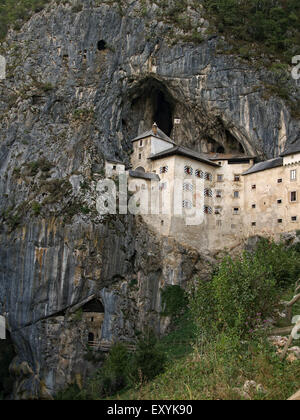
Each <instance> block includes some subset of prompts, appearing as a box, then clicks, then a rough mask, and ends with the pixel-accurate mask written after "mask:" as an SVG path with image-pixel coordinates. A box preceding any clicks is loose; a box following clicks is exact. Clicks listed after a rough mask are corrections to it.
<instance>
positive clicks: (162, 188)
mask: <svg viewBox="0 0 300 420" xmlns="http://www.w3.org/2000/svg"><path fill="white" fill-rule="evenodd" d="M159 189H160V190H166V189H167V183H166V182H162V183H161V184H159Z"/></svg>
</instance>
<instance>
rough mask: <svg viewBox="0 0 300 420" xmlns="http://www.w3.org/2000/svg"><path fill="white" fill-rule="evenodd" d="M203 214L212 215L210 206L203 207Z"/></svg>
mask: <svg viewBox="0 0 300 420" xmlns="http://www.w3.org/2000/svg"><path fill="white" fill-rule="evenodd" d="M203 211H204V214H212V212H213V211H212V208H211V207H210V206H204V209H203Z"/></svg>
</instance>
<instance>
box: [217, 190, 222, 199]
mask: <svg viewBox="0 0 300 420" xmlns="http://www.w3.org/2000/svg"><path fill="white" fill-rule="evenodd" d="M216 197H217V198H222V191H221V190H217V191H216Z"/></svg>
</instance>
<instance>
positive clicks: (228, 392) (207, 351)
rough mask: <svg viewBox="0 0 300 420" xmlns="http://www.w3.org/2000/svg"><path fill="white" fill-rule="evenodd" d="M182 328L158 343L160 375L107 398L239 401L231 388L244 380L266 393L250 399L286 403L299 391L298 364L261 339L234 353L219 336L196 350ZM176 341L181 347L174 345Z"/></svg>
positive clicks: (299, 371) (299, 366) (299, 374)
mask: <svg viewBox="0 0 300 420" xmlns="http://www.w3.org/2000/svg"><path fill="white" fill-rule="evenodd" d="M183 326H184V324H182V328H179V329H178V330H177V331H176V332H173V333H172V334H170V335H169V336H168V337H166V338H164V339H163V340H162V342H161V346H165V347H166V348H165V351H166V352H167V354H168V367H167V369H166V371H165V373H163V374H161V375H159V376H158V377H157V378H155V379H154V380H153V381H152V382H149V383H147V384H139V386H136V387H135V388H134V389H129V390H125V391H124V392H122V393H119V394H118V395H114V396H113V397H112V399H117V400H232V399H234V400H239V399H242V397H241V396H240V395H239V394H238V393H237V392H236V391H235V388H241V387H242V386H243V384H244V383H245V382H246V381H247V380H254V381H255V382H256V383H257V384H261V385H262V386H263V388H264V389H265V391H266V393H265V394H262V393H259V392H257V393H252V394H251V398H252V399H253V400H286V399H288V398H289V397H290V396H291V395H292V394H293V393H295V392H296V391H297V390H298V389H299V386H300V361H299V360H298V361H297V362H294V363H293V364H292V363H290V362H288V361H283V362H281V361H280V360H279V357H278V355H277V354H276V350H275V348H274V347H272V346H271V345H269V344H268V342H267V341H266V340H264V339H262V340H258V341H257V342H248V343H246V344H244V345H243V348H242V349H241V351H240V352H236V351H234V350H233V349H232V348H231V346H230V343H228V342H227V341H226V340H225V342H223V341H222V340H223V339H222V338H220V339H219V340H217V341H216V342H215V343H214V344H213V345H212V344H208V345H206V346H204V347H201V346H199V345H198V346H197V345H196V344H193V341H192V340H190V339H191V338H192V336H190V335H189V333H188V332H187V331H186V330H185V328H184V327H183ZM190 332H191V330H190ZM182 334H183V335H182ZM183 338H185V339H186V342H185V340H184V339H183ZM177 340H181V341H182V345H180V346H178V345H176V342H177ZM184 342H185V344H184Z"/></svg>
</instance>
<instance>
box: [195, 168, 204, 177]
mask: <svg viewBox="0 0 300 420" xmlns="http://www.w3.org/2000/svg"><path fill="white" fill-rule="evenodd" d="M195 176H196V177H197V178H201V179H203V178H204V172H203V171H201V169H196V170H195Z"/></svg>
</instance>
